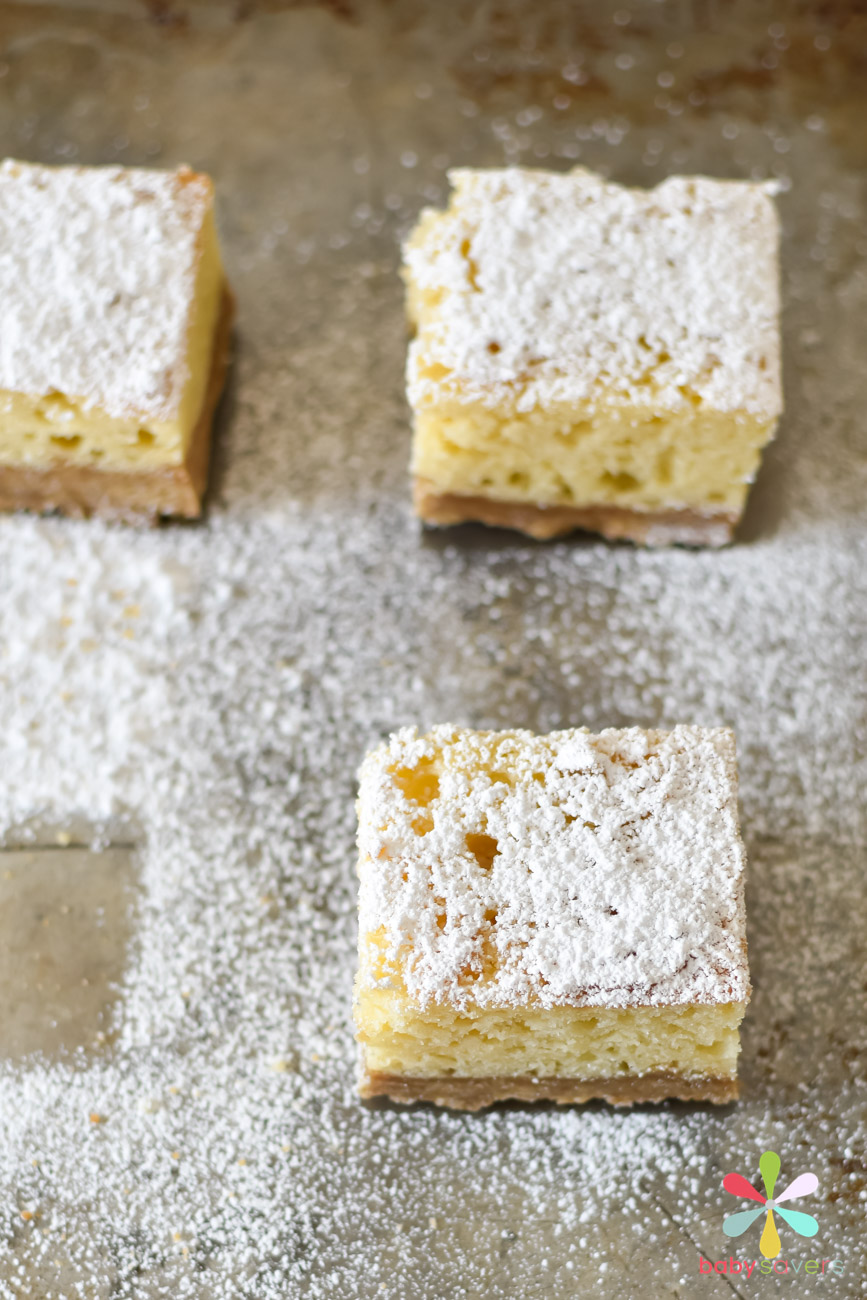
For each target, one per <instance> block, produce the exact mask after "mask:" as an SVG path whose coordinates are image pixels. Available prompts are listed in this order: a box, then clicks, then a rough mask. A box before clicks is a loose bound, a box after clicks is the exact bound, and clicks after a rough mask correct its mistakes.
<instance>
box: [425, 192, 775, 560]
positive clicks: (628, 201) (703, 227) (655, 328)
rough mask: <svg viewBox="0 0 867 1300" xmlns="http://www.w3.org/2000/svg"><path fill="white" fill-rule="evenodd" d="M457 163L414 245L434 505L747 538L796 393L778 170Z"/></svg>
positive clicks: (639, 538)
mask: <svg viewBox="0 0 867 1300" xmlns="http://www.w3.org/2000/svg"><path fill="white" fill-rule="evenodd" d="M449 176H450V180H451V182H452V184H453V186H454V190H453V193H452V196H451V201H450V203H449V206H448V208H447V209H446V210H445V211H437V210H433V209H426V210H425V211H424V212H422V214H421V217H420V219H419V222H418V224H417V226H416V228H415V230H414V231H413V232H412V234H411V236H410V238H409V240H408V241H407V243H406V246H405V249H404V262H405V265H404V279H405V281H406V285H407V303H408V312H409V317H410V321H411V324H412V325H413V327H414V328H415V331H416V334H415V338H414V340H413V341H412V343H411V344H410V348H409V356H408V361H407V392H408V398H409V403H410V406H411V408H412V411H413V418H414V437H413V452H412V474H413V480H414V497H415V506H416V511H417V513H418V515H419V516H420V517H421V519H422V520H424V521H425V522H426V523H429V524H438V525H446V524H454V523H461V522H463V521H465V520H479V521H481V522H483V523H488V524H499V525H505V526H511V527H515V528H518V529H521V530H523V531H524V532H527V533H529V534H531V535H532V536H535V537H539V538H546V537H553V536H556V535H558V534H561V533H565V532H569V531H570V530H571V529H574V528H587V529H590V530H593V531H597V532H600V533H602V534H604V535H605V536H606V537H610V538H619V537H624V538H629V539H631V540H633V541H635V542H641V543H645V544H648V545H664V544H668V543H672V542H680V543H686V544H690V545H714V546H715V545H721V544H723V543H724V542H726V541H728V540H730V538H731V536H732V532H733V530H734V527H735V525H736V524H737V521H738V519H739V518H740V516H741V513H742V511H743V508H744V503H745V501H746V497H747V492H748V490H749V485H750V483H751V482H752V480H753V478H754V477H755V474H756V472H757V469H758V466H759V462H760V458H761V452H762V448H763V447H764V445H765V444H766V443H767V442H768V441H769V439H770V438H771V437H772V436H773V433H774V430H775V428H776V425H777V421H778V418H779V416H780V413H781V411H782V396H781V379H780V331H779V288H778V278H779V276H778V243H779V233H778V222H777V216H776V211H775V208H774V204H773V202H772V201H771V197H770V196H771V195H772V194H773V193H774V188H775V187H774V185H773V184H772V183H762V184H758V183H755V184H754V183H750V182H745V181H718V180H711V179H709V178H706V177H700V176H698V177H688V176H673V177H670V178H669V179H668V180H665V181H663V182H662V183H661V184H660V185H658V186H656V188H655V189H651V190H639V189H627V188H624V187H623V186H621V185H615V184H611V183H609V182H608V181H606V180H604V179H603V178H602V177H601V176H598V175H595V174H594V173H593V172H590V171H587V170H585V169H583V168H578V169H576V170H574V171H572V172H570V173H568V174H565V175H564V174H558V173H552V172H542V171H527V170H522V169H520V168H506V169H503V170H491V171H474V170H469V169H459V170H456V171H453V172H450V173H449Z"/></svg>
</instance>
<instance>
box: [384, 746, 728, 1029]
mask: <svg viewBox="0 0 867 1300" xmlns="http://www.w3.org/2000/svg"><path fill="white" fill-rule="evenodd" d="M428 771H432V772H434V773H436V777H435V781H436V794H434V795H433V796H432V797H429V798H428V797H427V796H428V795H430V788H429V787H428V788H427V789H425V788H424V782H425V777H424V775H422V776H421V778H419V776H418V775H417V774H418V773H422V774H424V773H425V772H428ZM404 774H406V775H404ZM402 779H403V781H404V785H407V786H408V788H407V789H402V788H401V780H402ZM413 780H415V782H416V785H418V784H419V781H421V787H420V788H419V790H418V791H417V794H416V797H414V793H415V792H414V791H413V788H412V782H413ZM420 801H421V802H420ZM420 817H423V818H425V819H426V821H425V824H424V825H422V826H419V818H420ZM359 823H360V824H359V849H360V852H361V862H360V867H359V871H360V875H361V890H360V902H359V911H360V929H361V933H362V944H363V942H364V936H365V935H367V934H368V933H371V932H373V931H378V930H379V929H380V927H383V928H384V931H385V935H384V941H383V944H382V950H383V952H384V954H385V956H386V957H389V958H390V959H391V960H392V961H393V962H396V963H398V965H399V969H400V970H401V973H402V975H403V978H404V982H405V984H406V987H407V990H408V992H409V994H410V996H411V997H412V998H413V999H414V1000H415V1001H417V1002H419V1003H420V1004H421V1005H425V1004H427V1003H429V1002H432V1001H433V1002H439V1003H442V1002H449V1003H452V1004H453V1005H457V1006H461V1005H464V1004H467V1003H473V1004H475V1005H478V1006H514V1005H519V1006H521V1005H529V1004H536V1005H541V1006H544V1007H551V1006H614V1007H623V1006H638V1005H661V1004H666V1005H672V1004H677V1003H684V1002H712V1003H713V1002H732V1001H744V1000H745V999H746V997H747V996H748V993H749V976H748V972H747V965H746V937H745V918H744V906H743V872H744V854H743V846H742V844H741V840H740V835H739V833H738V823H737V782H736V773H735V758H734V737H733V736H732V734H731V732H728V731H725V730H723V729H719V728H717V729H714V728H698V727H676V728H675V729H674V730H673V731H671V732H660V731H644V730H642V729H641V728H638V727H632V728H626V729H623V730H615V729H609V730H606V731H603V732H601V733H600V734H599V735H596V736H594V735H591V734H590V733H589V732H588V731H587V729H586V728H578V729H573V730H571V731H560V732H554V733H552V734H550V735H548V736H533V735H532V734H531V733H529V732H526V731H524V732H521V731H518V732H500V733H479V732H466V731H461V730H460V729H457V728H454V727H448V726H439V727H435V728H434V729H433V730H432V731H431V732H429V733H428V734H427V735H426V736H419V734H418V732H417V731H415V730H414V729H411V728H408V729H405V730H403V731H401V732H399V733H398V734H397V735H396V736H394V737H393V738H392V739H391V741H390V742H389V743H388V744H387V745H383V746H381V747H380V748H379V749H377V750H376V751H375V752H374V753H373V754H371V755H370V756H369V757H368V758H367V760H366V762H365V764H364V766H363V768H362V772H361V792H360V797H359ZM407 949H408V950H409V951H408V952H407ZM491 960H493V962H494V965H495V970H493V971H488V970H487V969H486V962H489V961H491ZM368 979H369V981H370V984H371V986H376V985H377V984H380V983H382V984H387V983H388V981H389V976H388V975H387V974H383V975H380V976H377V975H376V974H375V972H373V971H370V972H369V974H368Z"/></svg>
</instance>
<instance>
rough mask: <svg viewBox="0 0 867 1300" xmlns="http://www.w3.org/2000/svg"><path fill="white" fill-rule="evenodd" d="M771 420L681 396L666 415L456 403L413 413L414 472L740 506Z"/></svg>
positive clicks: (546, 493) (577, 497) (510, 497)
mask: <svg viewBox="0 0 867 1300" xmlns="http://www.w3.org/2000/svg"><path fill="white" fill-rule="evenodd" d="M774 424H775V421H768V420H761V419H757V418H755V417H753V416H750V415H747V414H746V413H743V412H738V413H734V414H733V413H730V412H720V411H714V410H710V409H708V410H702V409H700V408H697V407H696V406H695V405H694V404H693V402H692V401H689V400H686V399H685V401H684V405H683V408H682V409H681V410H676V411H671V412H667V413H666V414H665V417H664V418H663V417H661V416H660V415H654V414H652V413H647V412H645V411H643V410H637V409H636V408H635V407H632V406H627V405H619V406H618V405H615V404H612V405H610V406H604V405H603V406H599V405H596V406H594V407H593V408H592V409H584V410H582V409H581V408H580V407H579V408H576V407H574V406H564V407H555V408H552V409H547V410H538V409H537V410H533V411H526V412H519V411H515V410H509V409H507V408H503V409H500V410H497V409H493V410H492V409H490V408H489V407H486V406H482V405H480V404H479V405H469V404H467V403H464V402H456V403H454V404H453V405H451V406H450V405H448V404H441V405H437V407H436V408H435V409H422V410H420V411H418V412H417V413H416V421H415V440H414V445H413V457H412V472H413V474H414V475H416V476H417V477H418V478H422V479H425V480H427V481H428V482H429V483H430V484H431V486H432V488H433V489H434V490H436V491H437V492H439V493H442V494H447V493H459V494H461V495H464V496H487V497H492V498H495V499H497V500H501V501H515V502H519V501H529V502H533V503H534V504H544V505H574V506H585V505H598V504H612V505H618V506H632V507H638V508H646V509H649V510H655V509H665V508H668V507H681V508H683V507H686V508H691V509H696V510H706V511H709V512H717V511H730V512H733V513H740V511H741V510H742V508H743V505H744V501H745V499H746V495H747V492H748V490H749V485H750V483H751V482H752V480H753V478H754V477H755V474H756V471H757V470H758V467H759V462H760V459H761V452H762V448H763V447H764V445H765V444H766V443H767V441H768V439H769V438H770V437H771V435H772V433H773V428H774Z"/></svg>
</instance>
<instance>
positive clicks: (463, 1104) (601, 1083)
mask: <svg viewBox="0 0 867 1300" xmlns="http://www.w3.org/2000/svg"><path fill="white" fill-rule="evenodd" d="M359 1093H360V1095H361V1096H362V1097H363V1098H364V1099H373V1098H375V1097H387V1098H389V1099H390V1100H391V1101H393V1102H397V1103H398V1104H400V1105H406V1106H410V1105H412V1104H413V1103H414V1102H420V1101H424V1102H431V1103H432V1104H433V1105H435V1106H443V1107H446V1108H448V1109H449V1110H468V1111H476V1110H483V1109H484V1108H485V1107H487V1106H493V1105H496V1104H497V1102H501V1101H524V1102H538V1101H553V1102H556V1103H557V1104H558V1105H561V1106H568V1105H581V1104H583V1103H585V1102H588V1101H605V1102H608V1104H609V1105H611V1106H618V1107H627V1106H635V1105H641V1104H643V1103H647V1102H662V1101H707V1102H712V1103H713V1104H714V1105H717V1106H725V1105H727V1104H728V1103H729V1102H732V1101H736V1100H737V1098H738V1095H739V1086H738V1080H737V1078H736V1077H735V1078H727V1077H723V1076H708V1077H704V1078H689V1077H687V1076H686V1075H681V1074H678V1073H676V1072H675V1071H673V1070H659V1071H654V1072H652V1073H648V1074H644V1075H633V1076H631V1077H630V1076H629V1075H624V1076H620V1077H611V1078H599V1079H573V1078H545V1079H534V1078H531V1077H522V1078H508V1077H496V1078H475V1079H473V1078H457V1077H455V1076H454V1075H450V1076H448V1077H440V1078H431V1077H427V1078H422V1077H418V1076H410V1075H394V1074H381V1073H378V1072H376V1071H368V1070H367V1069H366V1068H364V1067H362V1070H361V1076H360V1080H359Z"/></svg>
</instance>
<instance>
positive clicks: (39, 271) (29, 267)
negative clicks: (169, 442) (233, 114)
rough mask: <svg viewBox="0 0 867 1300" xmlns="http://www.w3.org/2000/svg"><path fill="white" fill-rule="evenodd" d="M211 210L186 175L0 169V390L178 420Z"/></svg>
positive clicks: (202, 190) (205, 188)
mask: <svg viewBox="0 0 867 1300" xmlns="http://www.w3.org/2000/svg"><path fill="white" fill-rule="evenodd" d="M212 201H213V194H212V189H211V184H210V182H209V181H208V179H207V178H206V177H204V176H196V175H194V174H193V173H192V172H190V171H189V170H186V169H183V168H181V169H179V170H177V171H174V172H158V171H147V170H145V169H143V168H129V169H125V168H122V167H41V166H35V165H31V164H28V163H21V162H14V161H12V160H10V159H7V160H6V161H5V162H3V163H2V164H0V303H2V315H0V389H7V390H10V391H11V392H13V393H24V394H29V395H31V396H36V397H38V396H43V395H45V394H49V393H54V392H56V393H60V394H62V395H63V396H64V397H65V398H67V399H68V400H70V401H73V402H75V401H79V402H82V403H83V404H84V405H85V406H86V407H93V406H97V407H100V408H102V410H104V411H105V412H106V413H107V414H109V415H111V416H116V417H118V418H121V419H123V418H128V417H130V416H136V415H138V416H141V417H142V418H151V419H168V418H171V417H172V416H173V415H174V414H175V413H176V411H177V406H178V402H179V401H180V397H181V394H182V392H183V388H184V385H185V383H186V379H187V371H186V363H185V345H186V335H187V327H188V323H189V315H190V310H191V306H192V300H193V287H194V274H195V266H196V241H197V237H198V234H199V231H200V230H201V226H202V222H203V220H204V217H205V214H206V212H207V211H208V209H209V208H210V206H211V203H212Z"/></svg>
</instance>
